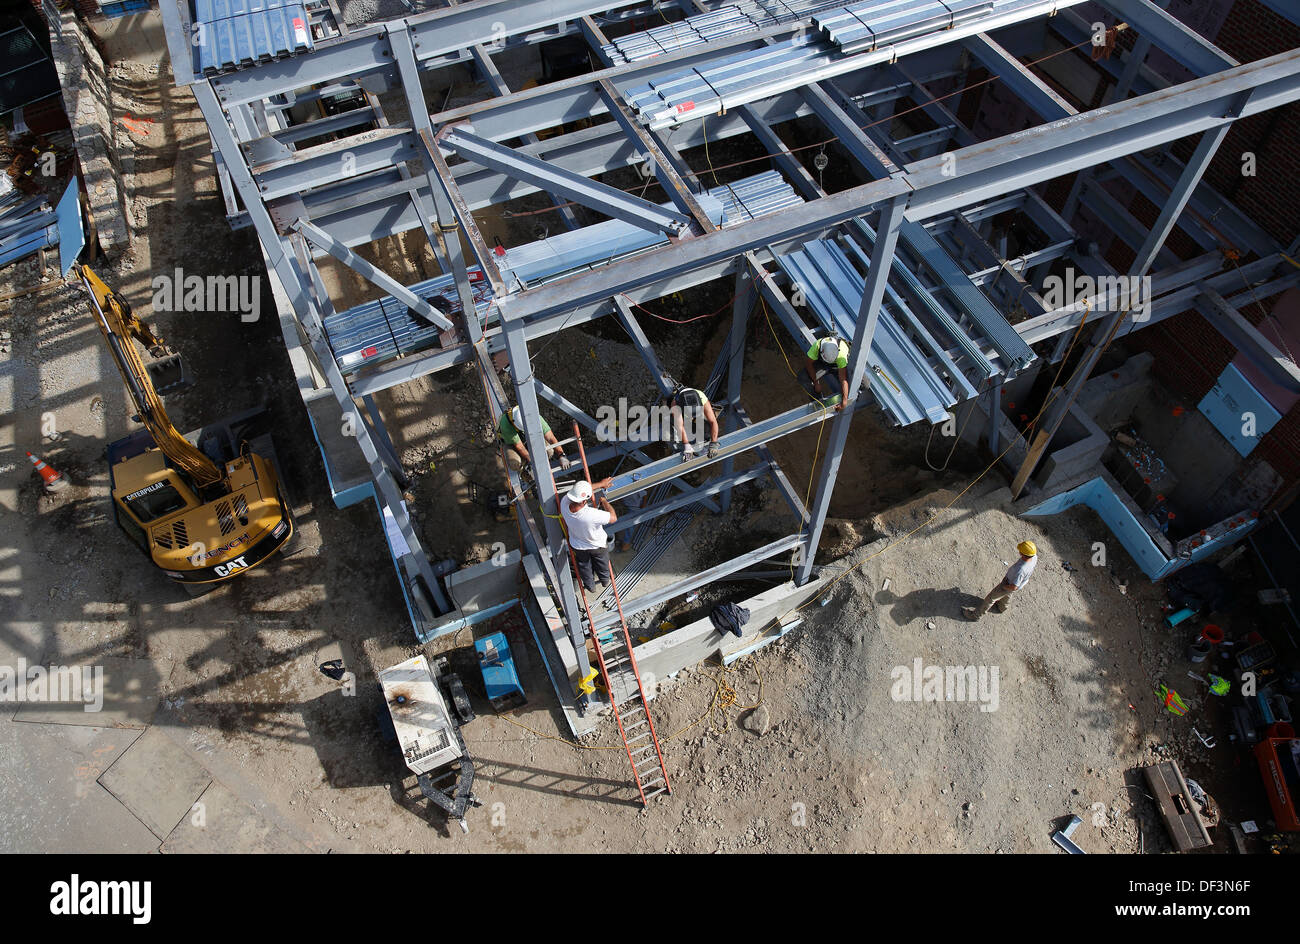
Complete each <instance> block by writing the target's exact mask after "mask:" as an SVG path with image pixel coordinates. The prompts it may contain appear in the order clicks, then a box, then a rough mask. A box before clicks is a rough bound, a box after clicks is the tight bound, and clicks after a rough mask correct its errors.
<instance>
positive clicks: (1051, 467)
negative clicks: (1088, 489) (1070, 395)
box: [1036, 400, 1110, 492]
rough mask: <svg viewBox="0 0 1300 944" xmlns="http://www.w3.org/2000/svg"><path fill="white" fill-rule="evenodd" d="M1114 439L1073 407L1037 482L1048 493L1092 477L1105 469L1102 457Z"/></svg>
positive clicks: (1058, 431)
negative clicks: (1102, 467) (1102, 466)
mask: <svg viewBox="0 0 1300 944" xmlns="http://www.w3.org/2000/svg"><path fill="white" fill-rule="evenodd" d="M1109 442H1110V437H1108V436H1107V435H1106V432H1105V430H1103V429H1102V428H1101V427H1100V426H1098V425H1097V424H1096V423H1094V422H1093V421H1092V418H1091V417H1090V416H1088V414H1087V413H1086V412H1085V411H1084V410H1083V409H1081V408H1080V406H1079V403H1078V400H1076V401H1075V402H1074V403H1072V404H1070V409H1069V411H1068V412H1067V413H1066V416H1065V421H1064V422H1062V423H1061V428H1060V429H1058V430H1057V431H1056V436H1055V437H1054V438H1053V440H1052V446H1053V449H1052V451H1051V452H1049V453H1048V454H1047V456H1046V457H1045V458H1044V459H1043V461H1042V464H1041V465H1040V466H1039V468H1038V473H1037V475H1036V480H1037V481H1038V483H1039V484H1040V485H1041V486H1042V487H1043V488H1044V489H1045V490H1046V491H1049V492H1050V491H1055V490H1056V489H1060V488H1066V487H1068V486H1069V485H1071V484H1072V483H1073V484H1077V483H1078V482H1081V481H1083V480H1084V479H1088V478H1091V477H1092V476H1094V475H1096V474H1097V473H1098V472H1099V471H1100V469H1101V454H1102V453H1103V452H1105V451H1106V446H1107V444H1109Z"/></svg>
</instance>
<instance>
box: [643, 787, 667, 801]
mask: <svg viewBox="0 0 1300 944" xmlns="http://www.w3.org/2000/svg"><path fill="white" fill-rule="evenodd" d="M667 792H668V791H667V790H666V789H665V788H664V787H660V788H659V789H658V790H652V791H651V792H649V793H647V794H646V795H645V801H646V802H647V803H649V802H650V801H651V800H653V799H654V798H655V797H657V796H658V795H659V794H661V793H667Z"/></svg>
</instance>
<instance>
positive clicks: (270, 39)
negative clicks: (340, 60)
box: [194, 0, 313, 74]
mask: <svg viewBox="0 0 1300 944" xmlns="http://www.w3.org/2000/svg"><path fill="white" fill-rule="evenodd" d="M194 28H195V46H196V48H197V50H198V58H199V68H200V70H201V71H203V72H204V73H206V74H211V73H215V72H221V71H224V70H227V69H237V68H240V67H242V66H249V65H253V64H255V63H258V62H269V61H271V60H273V59H280V58H282V57H284V56H290V55H294V54H295V53H299V52H307V51H310V50H311V48H312V46H313V43H312V38H311V29H310V27H309V25H308V17H307V8H306V7H305V6H304V5H303V3H301V2H298V0H194Z"/></svg>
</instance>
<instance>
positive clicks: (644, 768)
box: [632, 757, 659, 774]
mask: <svg viewBox="0 0 1300 944" xmlns="http://www.w3.org/2000/svg"><path fill="white" fill-rule="evenodd" d="M648 764H654V765H655V766H656V767H658V766H659V758H658V757H644V758H642V759H641V760H639V761H637V762H636V763H635V764H633V765H632V766H633V767H635V768H636V772H637V773H638V774H643V773H645V772H646V771H648V770H649V769H650V768H649V767H648V766H643V765H648Z"/></svg>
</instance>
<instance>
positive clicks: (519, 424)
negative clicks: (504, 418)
mask: <svg viewBox="0 0 1300 944" xmlns="http://www.w3.org/2000/svg"><path fill="white" fill-rule="evenodd" d="M510 424H511V425H512V426H514V428H515V431H516V432H520V433H522V432H523V431H524V411H523V410H521V409H520V408H519V407H517V406H512V407H511V408H510Z"/></svg>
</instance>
